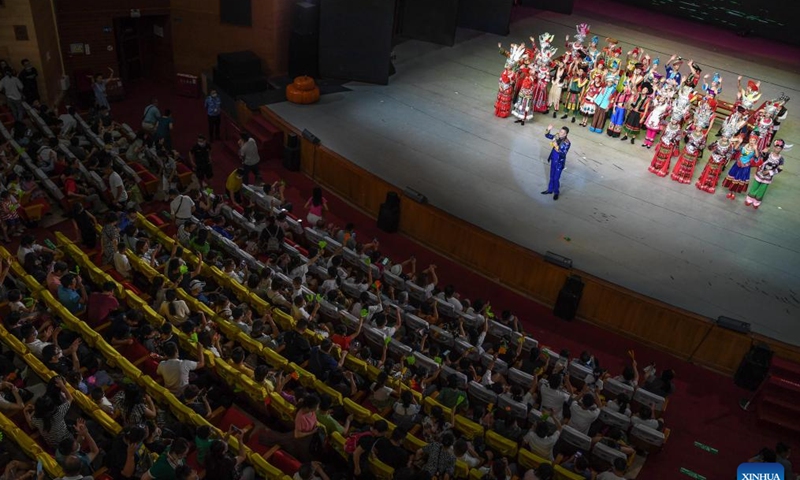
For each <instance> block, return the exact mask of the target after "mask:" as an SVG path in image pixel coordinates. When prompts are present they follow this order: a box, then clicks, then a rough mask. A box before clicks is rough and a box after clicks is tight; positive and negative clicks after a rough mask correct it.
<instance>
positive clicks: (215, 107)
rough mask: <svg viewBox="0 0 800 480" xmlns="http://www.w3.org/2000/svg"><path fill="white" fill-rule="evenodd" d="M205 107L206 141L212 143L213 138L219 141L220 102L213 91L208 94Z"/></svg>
mask: <svg viewBox="0 0 800 480" xmlns="http://www.w3.org/2000/svg"><path fill="white" fill-rule="evenodd" d="M205 106H206V113H207V114H208V141H209V142H212V143H213V142H214V137H215V136H216V139H217V140H219V125H220V123H221V120H220V115H221V114H222V100H221V99H220V98H219V96H218V95H217V91H216V90H215V89H212V90H211V91H210V92H209V93H208V96H207V97H206V103H205Z"/></svg>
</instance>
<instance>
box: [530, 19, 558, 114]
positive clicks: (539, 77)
mask: <svg viewBox="0 0 800 480" xmlns="http://www.w3.org/2000/svg"><path fill="white" fill-rule="evenodd" d="M552 41H553V35H551V34H549V33H543V34H541V35H539V50H538V51H537V52H536V65H535V68H534V70H533V72H532V75H533V76H534V85H533V111H534V112H539V113H544V112H547V84H548V82H549V81H550V62H551V61H552V58H553V55H555V53H556V49H555V48H554V47H552V46H550V43H551V42H552Z"/></svg>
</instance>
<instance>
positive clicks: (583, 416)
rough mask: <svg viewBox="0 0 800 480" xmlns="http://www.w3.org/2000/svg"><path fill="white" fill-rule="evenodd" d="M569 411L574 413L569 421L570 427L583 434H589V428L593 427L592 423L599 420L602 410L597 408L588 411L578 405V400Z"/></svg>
mask: <svg viewBox="0 0 800 480" xmlns="http://www.w3.org/2000/svg"><path fill="white" fill-rule="evenodd" d="M569 411H570V412H572V416H571V417H570V419H569V426H570V427H572V428H574V429H575V430H577V431H579V432H581V433H583V434H586V433H588V432H589V427H590V426H591V425H592V422H594V421H595V420H597V417H598V416H599V415H600V409H599V408H597V406H594V407H592V408H590V409H588V410H587V409H585V408H583V407H582V406H581V405H580V404H578V401H577V400H576V401H574V402H572V405H570V406H569Z"/></svg>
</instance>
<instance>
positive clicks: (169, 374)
mask: <svg viewBox="0 0 800 480" xmlns="http://www.w3.org/2000/svg"><path fill="white" fill-rule="evenodd" d="M196 369H197V362H195V361H192V360H180V359H178V358H171V359H169V360H164V361H163V362H161V363H159V364H158V369H157V370H156V373H158V374H159V375H161V376H162V377H164V386H165V387H166V388H167V390H169V391H170V392H172V393H176V394H177V393H180V392H181V390H183V389H184V388H185V387H186V385H189V372H191V371H192V370H196Z"/></svg>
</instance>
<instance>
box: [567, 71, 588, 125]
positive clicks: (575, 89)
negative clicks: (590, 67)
mask: <svg viewBox="0 0 800 480" xmlns="http://www.w3.org/2000/svg"><path fill="white" fill-rule="evenodd" d="M588 84H589V79H588V78H586V77H581V76H577V77H572V79H571V80H570V81H569V89H568V90H567V101H566V102H565V103H564V110H565V112H566V113H564V116H563V117H561V118H562V119H564V118H567V117H568V116H569V114H570V113H572V123H575V114H576V113H577V112H578V108H580V104H581V94H582V93H583V90H584V89H585V88H586V85H588Z"/></svg>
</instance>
